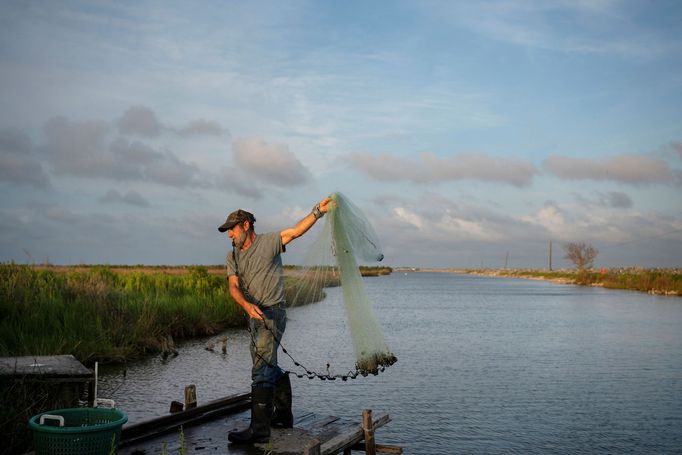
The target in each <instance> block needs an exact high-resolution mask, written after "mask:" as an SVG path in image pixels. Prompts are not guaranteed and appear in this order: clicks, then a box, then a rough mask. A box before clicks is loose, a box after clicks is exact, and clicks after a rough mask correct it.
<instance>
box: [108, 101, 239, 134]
mask: <svg viewBox="0 0 682 455" xmlns="http://www.w3.org/2000/svg"><path fill="white" fill-rule="evenodd" d="M117 126H118V132H119V133H121V134H122V135H125V136H142V137H146V138H155V137H159V136H161V135H162V134H163V132H164V131H168V132H172V133H175V134H178V135H180V136H183V137H187V136H222V135H224V134H229V132H228V131H227V130H226V129H225V128H223V127H222V126H220V124H219V123H218V122H215V121H212V120H205V119H196V120H191V121H189V122H188V123H187V124H186V125H185V126H183V127H173V126H168V125H164V124H163V123H161V121H160V120H159V118H158V116H157V115H156V113H155V112H154V111H153V110H152V109H150V108H148V107H146V106H131V107H130V108H128V110H126V111H125V112H124V113H123V116H121V118H120V119H118V122H117Z"/></svg>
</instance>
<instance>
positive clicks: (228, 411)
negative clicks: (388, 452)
mask: <svg viewBox="0 0 682 455" xmlns="http://www.w3.org/2000/svg"><path fill="white" fill-rule="evenodd" d="M294 413H295V421H294V428H291V429H272V434H271V437H270V442H269V443H266V444H254V445H251V444H246V445H236V444H230V443H229V442H228V440H227V434H228V432H230V431H232V430H233V429H243V428H246V427H247V426H248V425H249V419H250V416H251V414H250V404H249V401H248V394H244V395H238V396H234V397H229V398H227V399H224V400H217V401H216V402H212V403H209V404H207V405H204V406H200V407H197V408H195V409H190V410H189V411H184V412H181V413H178V414H172V415H168V416H165V417H162V418H160V419H153V420H151V421H149V422H143V423H140V424H136V425H129V426H125V427H124V429H123V434H122V444H121V445H120V447H119V450H118V453H119V454H124V455H142V454H144V455H152V454H160V453H163V452H164V450H165V452H166V453H178V449H180V447H181V446H182V445H184V447H185V448H186V451H187V453H192V454H199V455H200V454H202V453H205V454H216V453H217V454H254V455H255V454H257V455H263V454H265V453H267V454H271V455H287V454H301V453H302V454H311V455H313V454H323V455H324V454H337V453H350V450H351V447H355V448H356V449H358V448H359V446H358V443H360V442H361V441H363V440H364V439H365V431H364V429H363V425H362V424H361V422H362V416H361V415H358V419H357V421H350V420H347V419H341V418H339V417H334V416H323V415H319V414H315V413H311V412H307V413H305V412H300V411H299V412H298V413H296V410H294ZM371 420H372V425H373V429H376V428H379V427H381V426H383V425H385V424H386V423H388V422H389V421H390V417H389V416H388V414H386V413H378V414H377V415H375V416H373V417H372V418H371ZM181 427H182V431H181V430H180V428H181ZM371 434H372V435H373V431H372V432H371ZM372 439H373V438H372ZM373 442H374V441H373V440H372V443H373ZM164 448H165V449H164ZM394 449H395V448H394ZM392 453H402V451H393V452H392Z"/></svg>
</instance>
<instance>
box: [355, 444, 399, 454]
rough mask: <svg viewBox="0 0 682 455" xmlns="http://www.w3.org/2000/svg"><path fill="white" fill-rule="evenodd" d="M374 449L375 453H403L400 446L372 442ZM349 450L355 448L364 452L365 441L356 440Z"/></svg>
mask: <svg viewBox="0 0 682 455" xmlns="http://www.w3.org/2000/svg"><path fill="white" fill-rule="evenodd" d="M374 449H375V450H376V453H396V454H401V453H403V448H402V447H398V446H389V445H386V444H374ZM351 450H356V451H358V452H366V448H365V443H364V442H358V443H357V444H355V445H354V446H353V447H351Z"/></svg>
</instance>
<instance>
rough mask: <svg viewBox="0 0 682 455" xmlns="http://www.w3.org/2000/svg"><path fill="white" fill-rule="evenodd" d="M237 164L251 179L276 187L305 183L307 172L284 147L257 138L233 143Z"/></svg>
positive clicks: (309, 176) (306, 181)
mask: <svg viewBox="0 0 682 455" xmlns="http://www.w3.org/2000/svg"><path fill="white" fill-rule="evenodd" d="M232 154H233V156H234V159H235V162H236V163H237V165H238V166H239V167H240V168H241V169H242V170H244V171H245V172H247V173H248V174H249V175H251V176H253V177H254V178H256V179H258V180H260V181H262V182H264V183H269V184H272V185H275V186H281V187H293V186H300V185H304V184H306V183H308V182H309V181H310V180H311V179H312V176H311V174H310V171H309V170H308V169H307V168H306V167H305V166H304V165H303V164H302V163H301V162H300V161H299V160H298V158H296V155H294V153H292V152H291V151H289V148H288V147H287V146H286V145H284V144H268V143H267V142H265V141H263V140H261V139H258V138H246V139H238V140H236V141H234V143H233V144H232Z"/></svg>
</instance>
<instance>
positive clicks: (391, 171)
mask: <svg viewBox="0 0 682 455" xmlns="http://www.w3.org/2000/svg"><path fill="white" fill-rule="evenodd" d="M348 161H349V163H350V165H351V167H353V168H355V169H357V170H360V171H363V172H365V173H366V174H368V175H369V176H370V177H373V178H374V179H376V180H381V181H400V180H409V181H412V182H415V183H437V182H444V181H454V180H463V179H468V180H481V181H487V182H499V183H507V184H509V185H514V186H518V187H522V186H527V185H529V184H530V183H531V181H532V179H533V175H535V174H536V173H537V171H536V169H535V167H534V166H533V165H532V164H531V163H529V162H525V161H522V160H516V159H508V158H498V157H491V156H488V155H484V154H481V153H463V154H459V155H453V156H450V157H446V158H440V157H438V156H436V155H434V154H433V153H429V152H424V153H421V154H420V155H419V157H418V158H416V159H414V160H409V159H404V158H397V157H394V156H391V155H388V154H382V155H378V156H375V155H370V154H368V153H353V154H351V155H350V156H349V157H348Z"/></svg>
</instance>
